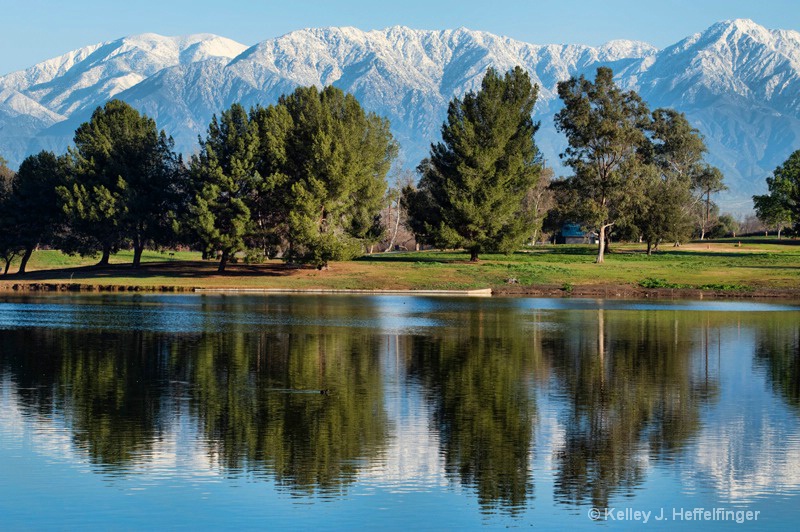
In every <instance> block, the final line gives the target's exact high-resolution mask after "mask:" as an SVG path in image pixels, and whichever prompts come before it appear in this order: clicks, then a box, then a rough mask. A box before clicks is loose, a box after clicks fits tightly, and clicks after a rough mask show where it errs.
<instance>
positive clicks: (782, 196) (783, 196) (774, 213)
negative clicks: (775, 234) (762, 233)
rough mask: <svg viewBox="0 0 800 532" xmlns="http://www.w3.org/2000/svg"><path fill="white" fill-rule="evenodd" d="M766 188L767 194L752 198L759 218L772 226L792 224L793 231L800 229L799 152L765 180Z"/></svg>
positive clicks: (792, 155) (793, 154)
mask: <svg viewBox="0 0 800 532" xmlns="http://www.w3.org/2000/svg"><path fill="white" fill-rule="evenodd" d="M767 188H768V189H769V194H766V195H762V196H753V203H754V204H755V208H756V212H757V213H758V216H759V218H760V219H762V220H764V221H765V222H767V220H769V222H767V223H771V224H774V225H777V224H779V223H786V224H794V226H795V229H800V150H797V151H795V152H794V153H792V154H791V155H790V156H789V158H788V159H786V161H784V162H783V164H781V165H780V166H778V167H777V168H776V169H775V171H774V172H773V173H772V177H768V178H767ZM762 216H763V218H762Z"/></svg>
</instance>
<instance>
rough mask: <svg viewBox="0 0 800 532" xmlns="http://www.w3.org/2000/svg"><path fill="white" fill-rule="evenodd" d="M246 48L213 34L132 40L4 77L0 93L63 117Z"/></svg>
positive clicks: (98, 46)
mask: <svg viewBox="0 0 800 532" xmlns="http://www.w3.org/2000/svg"><path fill="white" fill-rule="evenodd" d="M245 48H246V47H245V46H244V45H242V44H239V43H237V42H235V41H232V40H230V39H226V38H224V37H218V36H216V35H210V34H200V35H188V36H183V37H164V36H161V35H156V34H153V33H146V34H141V35H133V36H130V37H124V38H122V39H117V40H115V41H110V42H105V43H100V44H95V45H92V46H87V47H85V48H81V49H79V50H74V51H72V52H69V53H67V54H64V55H62V56H60V57H56V58H54V59H50V60H48V61H44V62H42V63H39V64H37V65H35V66H33V67H31V68H29V69H27V70H24V71H21V72H13V73H11V74H9V75H7V76H3V77H2V78H0V89H10V90H15V91H17V92H20V93H22V94H25V95H26V96H28V97H30V98H32V99H33V100H35V101H37V102H39V103H41V104H42V105H45V106H46V107H48V108H49V109H50V110H51V111H53V112H56V113H58V114H62V115H65V116H69V115H70V114H72V113H73V112H75V111H77V110H80V109H83V108H85V107H86V106H95V105H96V104H97V101H98V100H99V99H102V100H103V101H104V100H107V99H109V98H112V97H114V96H115V95H116V94H119V93H120V92H122V91H124V90H126V89H128V88H130V87H133V86H134V85H136V84H137V83H139V82H141V81H143V80H144V79H146V78H147V77H149V76H151V75H153V74H155V73H156V72H158V71H160V70H162V69H164V68H167V67H170V66H174V65H178V64H188V63H192V62H196V61H204V60H207V59H210V58H216V57H224V58H226V59H232V58H233V57H235V56H236V55H238V54H240V53H241V52H242V51H244V50H245Z"/></svg>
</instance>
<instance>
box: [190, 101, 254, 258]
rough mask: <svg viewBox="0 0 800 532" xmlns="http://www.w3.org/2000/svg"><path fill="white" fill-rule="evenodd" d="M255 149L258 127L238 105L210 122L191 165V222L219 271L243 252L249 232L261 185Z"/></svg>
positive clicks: (251, 228)
mask: <svg viewBox="0 0 800 532" xmlns="http://www.w3.org/2000/svg"><path fill="white" fill-rule="evenodd" d="M257 148H258V134H257V127H256V125H255V124H254V123H253V122H252V121H251V120H250V118H249V117H248V114H247V112H246V111H245V109H244V108H243V107H242V106H241V105H240V104H238V103H236V104H233V105H232V106H231V107H230V109H228V110H226V111H224V112H223V113H222V115H221V116H220V118H219V119H217V117H216V115H215V116H214V117H213V118H212V119H211V124H210V125H209V126H208V134H207V136H206V139H205V140H201V149H200V153H199V154H198V155H197V156H195V157H193V158H192V161H191V175H192V177H193V180H194V183H195V187H196V193H195V197H194V200H193V202H192V205H191V207H190V209H189V211H190V220H189V223H190V225H191V226H192V228H193V230H194V231H195V233H196V235H197V237H198V239H199V240H200V242H201V243H202V245H203V248H204V252H206V253H213V252H220V253H221V254H222V256H221V259H220V263H219V271H220V272H224V271H225V266H226V265H227V263H228V260H229V259H230V258H231V256H233V255H234V254H235V253H236V252H238V251H242V250H244V249H245V248H246V242H245V239H246V238H247V237H248V236H249V235H250V234H252V232H253V228H254V223H253V219H252V217H251V209H250V205H252V203H253V198H254V197H255V196H257V195H258V192H259V190H260V189H261V187H262V184H263V179H262V178H261V176H260V175H259V173H258V172H257V171H256V167H255V164H256V150H257Z"/></svg>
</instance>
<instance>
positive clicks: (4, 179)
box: [0, 157, 23, 275]
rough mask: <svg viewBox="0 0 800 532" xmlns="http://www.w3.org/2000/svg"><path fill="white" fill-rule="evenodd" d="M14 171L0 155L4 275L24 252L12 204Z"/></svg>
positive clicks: (0, 256) (0, 237)
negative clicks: (12, 262) (15, 259)
mask: <svg viewBox="0 0 800 532" xmlns="http://www.w3.org/2000/svg"><path fill="white" fill-rule="evenodd" d="M13 179H14V172H13V171H12V170H11V169H10V168H9V167H8V166H6V160H5V159H3V158H2V157H0V259H3V263H4V264H3V275H6V274H8V270H9V268H11V261H13V260H14V258H16V256H17V255H18V254H19V253H20V252H22V250H23V248H22V246H21V245H20V242H19V237H18V233H17V227H16V218H15V217H14V216H13V214H14V208H13V206H12V204H11V201H10V198H11V182H12V180H13Z"/></svg>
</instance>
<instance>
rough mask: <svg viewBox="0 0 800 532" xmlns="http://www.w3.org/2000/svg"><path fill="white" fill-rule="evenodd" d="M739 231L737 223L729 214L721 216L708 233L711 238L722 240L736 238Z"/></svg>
mask: <svg viewBox="0 0 800 532" xmlns="http://www.w3.org/2000/svg"><path fill="white" fill-rule="evenodd" d="M738 231H739V222H737V221H736V220H735V219H734V217H733V216H731V215H730V214H722V215H720V217H719V218H717V223H716V224H714V226H713V227H712V228H711V230H710V231H709V232H708V236H709V237H711V238H723V237H726V236H736V233H737V232H738Z"/></svg>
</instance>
